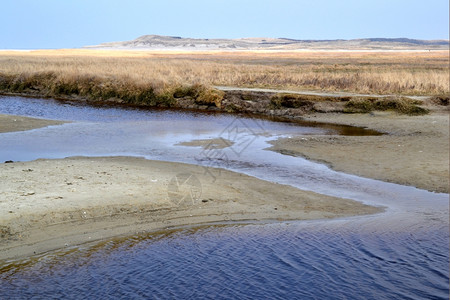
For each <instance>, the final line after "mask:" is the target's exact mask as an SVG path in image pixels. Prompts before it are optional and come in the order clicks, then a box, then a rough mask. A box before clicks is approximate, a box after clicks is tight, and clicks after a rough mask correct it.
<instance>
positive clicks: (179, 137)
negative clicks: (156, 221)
mask: <svg viewBox="0 0 450 300" xmlns="http://www.w3.org/2000/svg"><path fill="white" fill-rule="evenodd" d="M0 113H9V114H17V115H25V116H32V117H41V118H49V119H58V120H68V121H73V123H68V124H64V125H61V126H51V127H47V128H42V129H36V130H31V131H25V132H15V133H4V134H0V144H1V145H2V147H1V148H0V161H6V160H14V161H22V160H32V159H36V158H62V157H67V156H73V155H89V156H102V155H135V156H144V157H146V158H149V159H158V160H167V161H179V162H187V163H196V164H201V165H203V166H205V169H208V170H210V171H211V178H210V180H211V181H214V180H220V173H216V172H215V171H214V170H213V169H210V168H209V167H216V166H217V167H225V168H228V169H230V170H234V171H238V172H242V173H246V174H250V175H253V176H256V177H259V178H262V179H266V180H270V181H275V182H279V183H285V184H289V185H292V186H296V187H299V188H302V189H308V190H313V191H316V192H320V193H323V194H328V195H333V196H339V197H346V198H351V199H356V200H359V201H363V202H365V203H370V204H373V205H381V206H385V207H387V211H386V213H383V214H378V215H375V216H369V217H367V216H366V217H356V218H348V219H344V220H333V221H314V222H289V223H275V224H265V225H246V226H236V225H234V226H229V227H209V228H201V229H198V230H194V229H182V230H178V231H175V232H172V233H170V234H168V233H167V232H165V233H160V234H154V235H152V236H149V237H144V236H141V237H129V238H128V239H125V240H114V241H110V242H108V243H106V244H105V245H103V246H97V247H94V248H83V247H81V248H80V249H78V251H75V252H71V253H68V254H65V255H62V254H61V255H56V254H54V253H53V254H47V255H44V256H42V257H40V258H39V259H38V260H37V261H35V262H34V263H31V264H29V265H26V266H20V265H18V264H12V265H10V266H4V267H5V268H4V269H3V271H2V273H1V275H0V283H1V285H0V286H1V287H0V295H4V296H5V297H8V296H12V295H18V294H20V295H25V297H26V295H30V296H31V295H33V294H37V295H39V296H41V297H46V298H47V297H49V296H51V297H61V296H64V297H67V298H85V297H103V296H108V295H112V294H115V295H117V296H120V297H143V298H145V297H153V298H172V297H174V298H188V297H189V298H190V297H207V298H231V297H233V298H236V297H239V298H280V299H281V298H294V297H295V298H320V299H322V298H339V299H342V298H368V299H371V298H372V299H375V298H376V299H379V298H404V299H423V298H436V299H437V298H444V299H445V298H448V293H449V290H448V284H449V273H448V269H449V254H448V251H449V228H448V225H449V221H448V217H449V214H448V194H436V193H430V192H427V191H423V190H419V189H416V188H413V187H405V186H400V185H396V184H390V183H384V182H380V181H376V180H370V179H365V178H361V177H357V176H352V175H348V174H343V173H339V172H334V171H332V170H330V169H329V168H328V167H326V166H323V165H321V164H317V163H313V162H309V161H307V160H304V159H302V158H296V157H290V156H284V155H281V154H278V153H275V152H271V151H267V150H264V148H266V147H268V146H269V145H268V144H267V141H268V140H271V139H275V138H277V137H278V136H290V135H298V134H304V135H305V138H308V136H307V135H308V134H327V133H332V132H336V130H338V131H340V132H341V133H342V132H343V131H342V130H340V129H339V128H336V127H333V128H330V127H323V126H322V127H320V126H312V125H313V124H308V123H305V124H296V125H294V124H290V123H282V122H271V121H268V120H258V119H251V118H244V117H241V118H236V117H235V116H232V115H215V114H203V113H192V112H181V111H161V110H151V111H148V110H137V109H121V108H105V107H89V106H78V105H74V104H70V103H61V102H58V101H53V100H41V99H26V98H17V97H1V98H0ZM301 125H303V126H301ZM347 129H348V127H347ZM350 132H352V133H354V130H350ZM217 137H222V138H226V139H230V140H232V141H234V142H235V144H234V145H233V146H231V147H229V148H225V149H223V150H220V151H205V150H204V149H202V148H196V147H185V146H176V144H178V143H180V142H185V141H190V140H194V139H206V138H217ZM174 175H175V174H174Z"/></svg>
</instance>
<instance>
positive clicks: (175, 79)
mask: <svg viewBox="0 0 450 300" xmlns="http://www.w3.org/2000/svg"><path fill="white" fill-rule="evenodd" d="M449 80H450V79H449V56H448V51H436V52H267V51H266V52H217V51H211V52H197V53H193V52H191V53H189V52H165V53H163V52H139V51H99V50H48V51H44V50H42V51H32V52H12V51H9V52H7V51H3V52H0V89H2V90H10V91H22V92H24V91H25V92H26V91H29V90H33V89H39V90H44V91H45V92H47V93H48V95H49V96H52V95H58V94H79V95H82V96H92V97H97V98H98V99H100V100H101V99H105V98H108V97H109V98H111V97H118V98H120V97H122V98H126V99H125V100H126V101H127V102H134V101H140V99H142V98H143V97H144V98H145V97H147V98H145V99H147V101H149V100H148V99H149V98H148V95H149V93H150V94H152V95H153V96H154V95H157V96H158V97H160V98H161V99H162V100H161V99H159V98H158V99H159V100H158V99H156V98H152V97H153V96H152V97H150V98H152V99H153V100H154V101H160V100H161V101H163V100H164V99H166V98H167V99H168V98H170V97H172V96H173V94H174V93H175V92H178V93H179V92H180V90H181V91H182V90H183V89H186V88H189V87H192V86H194V87H195V89H196V90H195V91H194V93H197V94H199V93H201V92H202V91H204V90H205V89H206V88H205V87H208V86H213V85H225V86H241V87H264V88H280V89H293V90H320V91H348V92H357V93H368V94H410V95H417V94H421V95H442V94H444V95H446V94H448V93H449ZM209 92H211V90H209ZM209 94H210V93H206V95H207V96H204V95H205V93H204V95H203V98H205V99H203V100H202V101H204V102H211V101H212V102H216V101H217V98H218V97H220V95H219V94H214V92H212V95H209ZM146 95H147V96H146ZM172 98H173V97H172ZM155 99H156V100H155ZM167 99H166V100H167ZM153 100H152V101H153Z"/></svg>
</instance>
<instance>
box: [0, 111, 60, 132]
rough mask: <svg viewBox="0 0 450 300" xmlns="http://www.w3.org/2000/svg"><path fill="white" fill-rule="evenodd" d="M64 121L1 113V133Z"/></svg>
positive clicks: (57, 123) (58, 123)
mask: <svg viewBox="0 0 450 300" xmlns="http://www.w3.org/2000/svg"><path fill="white" fill-rule="evenodd" d="M63 123H65V122H62V121H53V120H44V119H35V118H28V117H21V116H11V115H2V114H0V133H2V132H13V131H25V130H30V129H35V128H41V127H47V126H51V125H60V124H63Z"/></svg>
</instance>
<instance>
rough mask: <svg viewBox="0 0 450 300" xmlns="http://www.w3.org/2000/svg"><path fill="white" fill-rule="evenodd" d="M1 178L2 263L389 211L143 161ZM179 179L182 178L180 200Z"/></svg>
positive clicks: (21, 171)
mask: <svg viewBox="0 0 450 300" xmlns="http://www.w3.org/2000/svg"><path fill="white" fill-rule="evenodd" d="M2 118H3V119H8V118H10V120H12V119H13V118H17V117H16V116H9V117H8V116H3V117H2ZM23 119H26V118H23ZM41 122H45V121H44V120H41ZM48 122H49V123H48V124H49V125H50V124H53V123H52V121H48ZM5 124H13V123H12V122H9V123H3V125H2V130H3V131H6V130H12V129H13V128H12V127H11V128H8V126H6V125H5ZM42 124H43V123H42ZM42 124H39V126H40V125H42ZM36 126H38V124H36ZM186 174H188V176H192V178H193V179H196V180H197V181H196V182H199V183H200V184H199V185H195V184H193V183H190V182H186V184H184V185H183V183H182V182H180V178H183V176H185V175H186ZM180 176H181V177H180ZM0 178H1V180H0V191H1V192H0V199H1V202H0V220H1V224H0V230H1V236H2V239H1V243H0V259H2V260H5V259H19V258H24V257H28V256H30V255H35V254H39V253H44V252H47V251H51V250H56V249H61V248H65V247H70V246H74V245H80V244H83V243H88V242H95V241H99V240H104V239H107V238H111V237H117V236H127V235H133V234H136V233H142V232H149V231H154V230H159V229H166V228H174V227H180V226H192V225H199V224H209V223H216V222H233V221H236V222H243V221H277V220H278V221H280V220H311V219H329V218H340V217H348V216H355V215H364V214H373V213H377V212H380V211H382V210H383V209H382V208H379V207H372V206H368V205H365V204H362V203H359V202H357V201H353V200H347V199H340V198H335V197H330V196H325V195H320V194H317V193H314V192H308V191H301V190H299V189H296V188H294V187H290V186H286V185H281V184H275V183H271V182H267V181H264V180H260V179H256V178H254V177H250V176H247V175H243V174H240V173H235V172H231V171H226V170H220V178H219V179H218V180H216V181H213V180H211V177H210V175H208V174H207V173H206V172H205V169H204V167H202V166H195V165H189V164H182V163H173V162H160V161H151V160H145V159H143V158H137V157H95V158H94V157H72V158H66V159H55V160H49V159H39V160H36V161H31V162H13V163H3V164H0ZM184 178H187V177H184ZM174 179H176V180H179V182H178V183H177V187H178V188H179V189H177V191H176V193H175V194H174V193H173V188H174ZM193 190H195V191H193ZM193 192H195V193H193Z"/></svg>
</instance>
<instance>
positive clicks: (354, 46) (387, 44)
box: [84, 35, 449, 50]
mask: <svg viewBox="0 0 450 300" xmlns="http://www.w3.org/2000/svg"><path fill="white" fill-rule="evenodd" d="M84 48H90V49H149V50H157V49H161V50H257V49H259V50H301V49H310V50H338V49H339V50H447V49H449V41H448V40H415V39H407V38H395V39H390V38H367V39H354V40H296V39H289V38H241V39H193V38H182V37H175V36H161V35H144V36H141V37H138V38H137V39H135V40H132V41H125V42H111V43H103V44H100V45H95V46H86V47H84Z"/></svg>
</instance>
